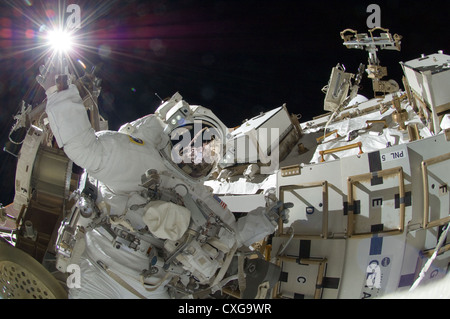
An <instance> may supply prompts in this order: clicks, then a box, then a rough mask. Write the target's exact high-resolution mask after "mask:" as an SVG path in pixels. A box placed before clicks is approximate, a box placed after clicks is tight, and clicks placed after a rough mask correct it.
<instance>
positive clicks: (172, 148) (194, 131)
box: [155, 93, 228, 180]
mask: <svg viewBox="0 0 450 319" xmlns="http://www.w3.org/2000/svg"><path fill="white" fill-rule="evenodd" d="M155 114H157V115H158V116H159V117H160V118H161V119H163V121H164V122H165V124H166V126H165V128H164V131H165V133H166V134H168V135H169V138H170V143H169V145H168V148H166V149H165V152H164V153H165V155H166V158H167V159H169V158H170V161H171V163H172V166H174V167H175V168H176V169H177V170H178V171H181V172H182V174H183V175H185V176H187V177H189V178H191V179H194V180H201V179H205V178H207V177H208V176H210V175H211V173H213V172H214V171H215V169H216V168H217V165H218V163H219V161H220V160H221V159H222V156H223V153H224V152H223V150H224V147H225V140H226V134H227V132H228V128H227V127H226V126H225V125H224V124H223V123H222V121H220V120H219V119H218V118H217V116H215V114H214V113H213V112H212V111H211V110H210V109H207V108H205V107H203V106H198V105H189V104H188V103H187V102H186V101H184V100H182V97H181V95H179V94H178V93H177V94H175V95H174V96H173V97H172V98H171V99H170V100H168V101H167V102H166V103H164V104H162V105H161V106H160V107H159V108H158V110H157V111H156V112H155Z"/></svg>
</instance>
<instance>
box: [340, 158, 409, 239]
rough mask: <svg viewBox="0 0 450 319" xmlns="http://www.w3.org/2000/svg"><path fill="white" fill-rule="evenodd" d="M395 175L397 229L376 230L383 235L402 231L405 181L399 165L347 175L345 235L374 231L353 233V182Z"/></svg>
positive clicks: (403, 224) (369, 235)
mask: <svg viewBox="0 0 450 319" xmlns="http://www.w3.org/2000/svg"><path fill="white" fill-rule="evenodd" d="M392 175H397V176H398V184H399V185H398V187H399V197H400V217H399V218H400V221H399V226H398V228H397V229H394V230H387V231H380V232H376V233H377V234H384V235H387V236H389V235H398V234H401V233H403V230H404V228H405V202H404V200H403V199H404V198H405V183H404V176H403V168H402V167H401V166H398V167H393V168H388V169H384V170H380V171H377V172H372V173H365V174H360V175H354V176H349V177H348V178H347V188H348V199H347V201H348V207H349V208H348V221H347V223H348V224H347V236H348V237H371V236H372V235H373V234H374V232H370V233H358V234H355V233H354V225H353V224H354V210H353V205H354V194H353V184H354V183H356V182H361V181H365V180H370V179H371V178H372V177H374V176H377V177H385V176H392Z"/></svg>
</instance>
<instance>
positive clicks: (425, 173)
mask: <svg viewBox="0 0 450 319" xmlns="http://www.w3.org/2000/svg"><path fill="white" fill-rule="evenodd" d="M449 159H450V153H447V154H442V155H439V156H436V157H433V158H429V159H427V160H425V161H422V164H421V167H422V180H423V196H424V199H423V221H422V227H423V228H424V229H426V228H430V227H435V226H441V225H444V224H446V223H448V222H450V216H447V217H444V218H440V219H437V220H434V221H431V222H430V221H429V215H430V212H429V210H430V207H429V206H430V193H429V191H428V166H430V165H433V164H437V163H440V162H444V161H447V160H449Z"/></svg>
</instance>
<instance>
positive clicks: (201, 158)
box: [170, 120, 223, 179]
mask: <svg viewBox="0 0 450 319" xmlns="http://www.w3.org/2000/svg"><path fill="white" fill-rule="evenodd" d="M221 136H222V134H221V132H220V131H219V130H218V129H217V128H216V127H215V126H214V125H213V124H212V123H209V122H207V121H204V120H194V121H193V122H191V123H184V124H182V125H180V126H178V127H176V128H174V129H173V130H172V131H171V133H170V141H171V152H170V157H171V160H172V162H173V163H174V164H176V166H177V167H178V168H179V169H180V170H181V171H183V173H184V174H186V175H189V176H190V177H192V178H193V179H200V178H203V177H206V176H209V175H210V174H211V173H212V171H213V170H214V169H215V168H216V166H217V163H218V161H219V160H220V158H221V156H222V147H223V143H222V139H221Z"/></svg>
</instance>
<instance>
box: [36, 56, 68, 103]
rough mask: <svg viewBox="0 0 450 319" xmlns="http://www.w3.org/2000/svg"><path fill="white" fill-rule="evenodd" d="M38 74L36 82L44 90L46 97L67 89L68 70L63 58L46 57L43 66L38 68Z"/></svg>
mask: <svg viewBox="0 0 450 319" xmlns="http://www.w3.org/2000/svg"><path fill="white" fill-rule="evenodd" d="M39 73H40V74H39V75H38V76H37V77H36V81H37V82H38V83H39V84H40V85H41V86H42V87H43V88H44V90H45V92H46V94H47V96H49V95H51V94H52V93H54V92H56V91H58V92H59V91H62V90H66V89H67V88H68V87H69V76H68V74H69V68H68V64H67V60H66V59H65V58H62V57H59V58H58V57H56V56H54V55H52V56H51V57H48V58H47V59H46V61H45V64H44V65H41V66H40V67H39Z"/></svg>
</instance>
